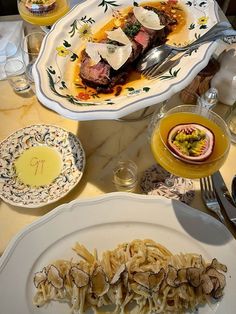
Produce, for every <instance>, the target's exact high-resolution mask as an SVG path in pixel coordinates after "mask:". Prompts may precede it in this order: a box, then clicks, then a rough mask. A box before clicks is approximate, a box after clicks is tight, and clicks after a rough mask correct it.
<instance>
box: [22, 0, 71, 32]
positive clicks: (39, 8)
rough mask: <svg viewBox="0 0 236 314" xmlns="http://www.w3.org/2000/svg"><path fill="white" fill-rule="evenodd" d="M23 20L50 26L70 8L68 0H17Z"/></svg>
mask: <svg viewBox="0 0 236 314" xmlns="http://www.w3.org/2000/svg"><path fill="white" fill-rule="evenodd" d="M17 6H18V11H19V13H20V15H21V17H22V19H23V20H25V21H27V22H28V23H31V24H35V25H39V26H49V27H50V26H51V25H53V24H54V23H55V22H56V21H57V20H58V19H60V18H61V17H62V16H63V15H65V14H66V13H67V12H68V11H69V10H70V1H69V0H17Z"/></svg>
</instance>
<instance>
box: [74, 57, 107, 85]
mask: <svg viewBox="0 0 236 314" xmlns="http://www.w3.org/2000/svg"><path fill="white" fill-rule="evenodd" d="M110 74H111V66H110V65H109V64H108V63H107V62H106V61H104V60H101V61H99V62H98V63H97V64H94V65H93V64H92V60H91V59H90V57H89V56H88V55H87V54H86V52H85V51H83V52H82V59H81V65H80V77H81V78H82V80H83V81H84V82H85V83H87V84H88V85H90V86H99V85H100V86H107V85H109V84H110V82H111V78H110Z"/></svg>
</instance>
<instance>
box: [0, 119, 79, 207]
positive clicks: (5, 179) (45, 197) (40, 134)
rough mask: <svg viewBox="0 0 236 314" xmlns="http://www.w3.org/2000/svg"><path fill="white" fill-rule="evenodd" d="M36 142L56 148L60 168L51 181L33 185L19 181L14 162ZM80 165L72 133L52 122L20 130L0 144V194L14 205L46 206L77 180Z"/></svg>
mask: <svg viewBox="0 0 236 314" xmlns="http://www.w3.org/2000/svg"><path fill="white" fill-rule="evenodd" d="M39 145H45V146H47V147H52V148H54V149H56V150H57V151H58V153H59V154H60V156H61V158H62V170H61V173H60V174H59V176H58V177H57V178H56V179H55V180H54V181H53V182H52V183H51V184H49V185H46V186H39V187H33V186H29V185H26V184H24V183H22V182H21V181H20V180H19V178H18V176H17V174H16V170H15V167H14V162H15V160H16V159H17V158H18V157H19V156H20V155H21V154H22V153H23V152H24V151H26V150H27V149H29V148H30V147H35V146H39ZM84 167H85V153H84V150H83V147H82V145H81V143H80V141H79V139H78V138H77V137H76V136H75V135H74V134H72V133H70V132H67V131H66V130H64V129H62V128H59V127H56V126H52V125H32V126H29V127H26V128H24V129H20V130H18V131H16V132H15V133H13V134H12V135H10V136H9V137H8V138H6V139H5V140H4V141H2V142H1V144H0V186H1V189H0V197H1V198H2V199H3V200H5V201H6V202H8V203H10V204H12V205H15V206H21V207H30V208H33V207H40V206H43V205H47V204H49V203H52V202H55V201H57V200H59V199H60V198H62V197H63V196H65V195H66V194H67V193H68V192H69V191H70V190H71V189H72V188H73V187H74V186H75V185H76V184H77V183H78V182H79V181H80V179H81V177H82V175H83V170H84Z"/></svg>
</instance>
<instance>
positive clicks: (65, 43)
mask: <svg viewBox="0 0 236 314" xmlns="http://www.w3.org/2000/svg"><path fill="white" fill-rule="evenodd" d="M63 46H64V47H66V48H69V47H71V44H69V43H68V41H66V40H64V41H63Z"/></svg>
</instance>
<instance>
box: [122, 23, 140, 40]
mask: <svg viewBox="0 0 236 314" xmlns="http://www.w3.org/2000/svg"><path fill="white" fill-rule="evenodd" d="M140 28H141V24H140V23H139V22H136V23H134V24H127V25H126V26H125V28H124V29H123V31H124V33H125V34H126V35H127V36H129V37H134V36H135V35H136V34H137V33H138V32H139V31H140Z"/></svg>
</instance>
